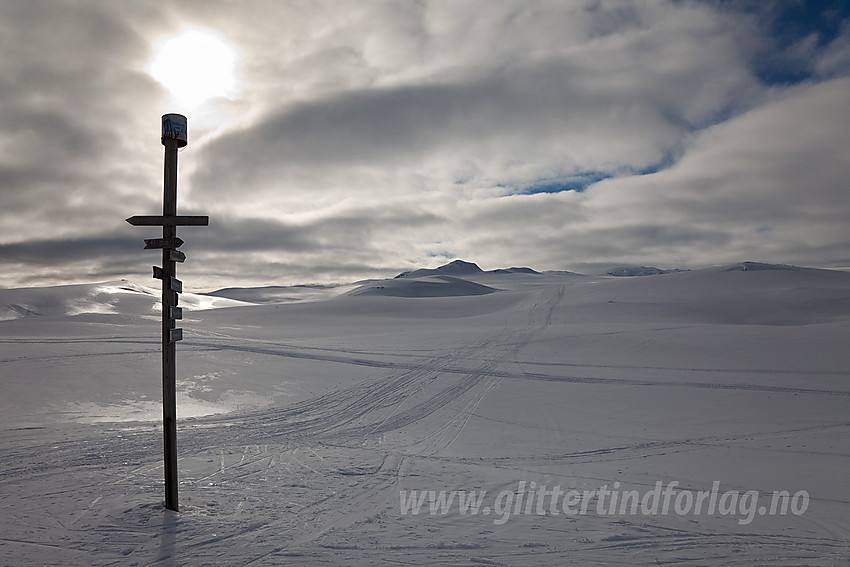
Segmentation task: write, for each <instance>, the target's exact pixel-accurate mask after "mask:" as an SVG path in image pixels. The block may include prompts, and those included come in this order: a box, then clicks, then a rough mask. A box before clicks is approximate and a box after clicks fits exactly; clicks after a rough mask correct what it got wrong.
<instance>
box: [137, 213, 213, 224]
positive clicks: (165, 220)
mask: <svg viewBox="0 0 850 567" xmlns="http://www.w3.org/2000/svg"><path fill="white" fill-rule="evenodd" d="M126 220H127V222H128V223H130V224H132V225H133V226H209V224H210V217H207V216H200V215H175V216H158V215H134V216H132V217H130V218H128V219H126Z"/></svg>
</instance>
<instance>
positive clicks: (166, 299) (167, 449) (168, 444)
mask: <svg viewBox="0 0 850 567" xmlns="http://www.w3.org/2000/svg"><path fill="white" fill-rule="evenodd" d="M187 139H188V136H187V129H186V117H185V116H182V115H180V114H166V115H165V116H163V117H162V145H163V146H165V159H164V168H163V169H164V179H163V183H162V187H163V189H162V191H163V195H162V216H153V215H135V216H132V217H130V218H128V219H127V222H128V223H130V224H131V225H133V226H161V227H162V238H149V239H145V248H146V249H159V248H161V249H162V267H161V268H160V267H158V266H154V267H153V277H155V278H157V279H160V280H162V423H163V456H164V459H163V461H164V468H165V507H166V508H168V509H169V510H174V511H175V512H176V511H178V505H177V365H176V354H177V352H176V351H177V349H176V343H177V341H179V340H182V339H183V329H178V328H176V327H175V323H176V320H177V319H182V318H183V311H182V309H181V308H180V307H178V306H177V303H178V298H179V295H178V294H180V293H181V292H182V291H183V284H182V282H181V281H180V280H178V279H177V273H176V272H177V262H183V261H185V260H186V255H185V254H183V253H182V252H180V251H179V250H177V248H180V246H182V245H183V240H181V239H180V238H178V237H177V227H178V226H207V225H208V224H209V217H207V216H198V215H195V216H191V215H190V216H178V215H177V149H178V148H182V147H183V146H185V145H186V143H187Z"/></svg>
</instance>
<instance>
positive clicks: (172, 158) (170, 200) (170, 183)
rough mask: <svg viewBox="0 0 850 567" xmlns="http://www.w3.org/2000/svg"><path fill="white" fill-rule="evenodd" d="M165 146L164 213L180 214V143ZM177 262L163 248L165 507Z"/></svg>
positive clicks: (172, 438)
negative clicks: (173, 310) (174, 286)
mask: <svg viewBox="0 0 850 567" xmlns="http://www.w3.org/2000/svg"><path fill="white" fill-rule="evenodd" d="M162 143H163V145H164V146H165V167H164V170H165V176H164V177H165V178H164V180H163V198H162V216H164V217H173V216H177V147H178V140H176V139H174V138H163V139H162ZM162 238H163V240H166V239H169V238H177V227H176V226H168V225H163V226H162ZM176 272H177V264H176V263H175V262H174V260H172V259H171V249H169V248H163V249H162V426H163V449H164V461H163V462H164V464H165V507H166V508H168V509H169V510H174V511H177V510H178V505H177V385H176V381H177V365H176V354H177V353H176V350H177V349H176V343H175V341H173V340H172V329H174V327H175V321H174V319H172V318H171V308H172V307H176V306H177V297H178V296H177V292H176V291H174V290H173V289H171V287H172V286H171V281H172V279H173V278H176V277H177V273H176Z"/></svg>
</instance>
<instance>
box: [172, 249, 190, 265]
mask: <svg viewBox="0 0 850 567" xmlns="http://www.w3.org/2000/svg"><path fill="white" fill-rule="evenodd" d="M168 259H169V260H171V261H172V262H185V261H186V255H185V254H184V253H183V252H181V251H180V250H171V251H170V253H169V255H168Z"/></svg>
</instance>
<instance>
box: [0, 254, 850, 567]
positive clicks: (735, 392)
mask: <svg viewBox="0 0 850 567" xmlns="http://www.w3.org/2000/svg"><path fill="white" fill-rule="evenodd" d="M429 278H430V279H429ZM379 288H382V289H379ZM382 291H383V292H385V293H382ZM249 292H250V290H248V293H246V295H245V297H244V298H247V299H250V295H251V294H250V293H249ZM156 295H157V291H156V290H155V289H154V290H152V289H149V288H146V287H144V286H140V285H137V284H132V283H130V282H109V283H106V284H98V285H91V286H70V287H62V288H47V289H22V290H0V313H2V317H0V318H2V319H4V320H3V321H2V322H0V376H2V377H0V393H2V396H0V442H2V452H0V564H2V565H10V566H11V565H15V566H28V565H180V566H183V565H189V566H195V565H251V566H261V565H519V566H524V565H567V564H575V565H656V564H664V565H671V564H672V565H723V566H726V565H844V564H846V562H847V560H848V556H850V545H848V537H850V521H848V520H850V486H848V482H847V480H848V476H847V471H848V470H850V382H848V380H850V360H848V355H847V352H848V350H847V344H848V339H850V274H846V273H841V272H835V271H826V270H813V269H804V268H795V267H791V266H770V265H764V264H754V263H745V264H740V265H736V266H723V267H717V268H711V269H705V270H696V271H692V272H681V273H670V274H663V275H653V276H644V277H605V276H594V277H589V276H580V275H576V274H569V273H564V272H560V273H542V274H541V273H533V272H532V271H531V270H528V271H527V272H526V271H522V270H520V271H501V272H476V271H472V270H470V271H468V273H464V274H457V273H452V274H444V273H434V274H430V275H429V274H428V273H427V272H426V273H420V274H414V277H406V278H399V279H396V280H388V281H387V282H383V283H382V282H368V283H365V284H364V285H363V286H361V287H360V288H358V289H355V290H353V291H350V289H346V290H343V291H340V292H339V293H337V294H335V295H333V296H330V295H327V294H326V295H322V299H320V300H304V301H299V302H296V303H292V302H290V303H275V302H274V301H270V300H269V297H268V294H265V293H263V294H261V295H262V296H263V297H262V300H263V302H262V303H261V304H250V303H245V302H239V301H237V300H238V299H239V297H236V296H238V295H239V293H238V292H234V291H232V290H231V292H229V297H231V299H223V298H216V297H210V296H189V295H188V294H186V297H184V298H182V299H183V300H184V301H183V304H184V305H185V306H187V311H186V312H185V319H184V321H183V322H182V323H181V326H182V327H183V328H184V329H185V334H184V336H185V339H184V340H183V341H182V342H180V343H178V355H177V356H178V358H177V361H178V383H177V387H178V418H179V426H178V440H179V456H180V458H179V469H180V472H179V474H180V505H181V511H180V512H179V513H175V512H172V511H168V510H166V509H164V508H163V506H162V500H163V481H162V476H163V475H162V464H161V462H162V441H161V426H160V415H161V404H160V395H161V393H160V336H159V333H160V325H159V322H158V311H157V309H158V305H157V304H156ZM423 295H424V296H423ZM188 307H193V308H194V309H191V310H190V309H188ZM556 488H557V491H560V492H557V491H556ZM662 490H663V491H666V499H667V506H666V511H665V509H664V506H663V502H662V501H663V500H664V499H665V495H664V493H662ZM712 490H713V491H714V494H713V495H709V494H710V492H711V491H712ZM473 491H475V492H474V494H473ZM613 491H617V496H616V498H617V499H618V500H616V501H614V502H613V503H612V500H613V499H614V495H613ZM606 492H607V494H606ZM775 492H778V493H779V497H778V500H777V502H784V511H785V513H784V514H783V513H781V512H782V507H775V506H774V508H775V509H774V510H773V511H771V506H773V505H774V502H773V501H774V498H773V494H774V493H775ZM600 493H601V495H600ZM627 494H629V495H630V496H627ZM784 495H787V497H786V496H784ZM441 498H442V499H443V500H442V501H441V500H440V499H441ZM636 499H637V500H640V505H635V506H632V502H637V500H636ZM699 499H701V500H700V510H699V512H697V500H699ZM712 499H713V503H712ZM461 500H463V502H461ZM470 500H473V502H472V505H470ZM582 500H584V503H583V504H582ZM621 501H622V502H621ZM623 502H625V503H626V505H625V506H621V504H622V503H623ZM417 504H421V505H420V506H417ZM443 505H445V506H443ZM582 508H583V509H582Z"/></svg>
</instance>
